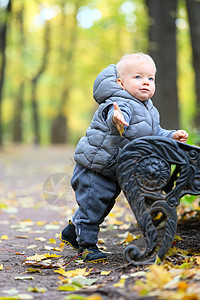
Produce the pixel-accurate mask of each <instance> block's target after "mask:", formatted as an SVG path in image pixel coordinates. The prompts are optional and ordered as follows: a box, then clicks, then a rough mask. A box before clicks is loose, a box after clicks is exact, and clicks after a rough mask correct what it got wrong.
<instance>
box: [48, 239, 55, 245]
mask: <svg viewBox="0 0 200 300" xmlns="http://www.w3.org/2000/svg"><path fill="white" fill-rule="evenodd" d="M48 243H49V244H56V240H55V239H49V241H48Z"/></svg>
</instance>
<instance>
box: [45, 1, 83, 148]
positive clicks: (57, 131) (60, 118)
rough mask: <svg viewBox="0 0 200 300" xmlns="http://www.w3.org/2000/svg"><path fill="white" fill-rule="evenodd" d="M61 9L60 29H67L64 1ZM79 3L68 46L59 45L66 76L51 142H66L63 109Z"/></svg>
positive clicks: (70, 72)
mask: <svg viewBox="0 0 200 300" xmlns="http://www.w3.org/2000/svg"><path fill="white" fill-rule="evenodd" d="M62 5H63V9H62V13H63V18H62V23H61V26H62V30H66V31H69V30H68V29H67V28H66V24H65V23H66V16H65V13H64V6H65V1H63V3H62ZM80 5H81V1H80V0H77V1H76V3H75V10H74V13H73V23H72V25H71V29H70V30H71V31H70V36H69V41H70V42H69V47H68V48H67V49H65V47H63V45H61V47H60V53H61V56H62V57H61V60H62V61H63V64H64V65H65V67H66V68H65V70H64V72H65V74H63V78H66V80H65V81H64V85H63V87H62V91H61V99H60V104H59V108H58V114H57V116H56V118H55V119H54V120H53V123H52V128H51V142H52V143H54V144H56V143H66V142H67V133H68V130H67V117H66V116H65V115H64V110H65V107H66V104H67V101H68V98H69V93H70V90H71V74H72V72H73V65H74V55H75V49H76V41H77V20H76V15H77V11H78V9H79V7H80Z"/></svg>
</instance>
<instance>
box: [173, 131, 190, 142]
mask: <svg viewBox="0 0 200 300" xmlns="http://www.w3.org/2000/svg"><path fill="white" fill-rule="evenodd" d="M188 136H189V134H188V133H187V132H186V131H185V130H177V131H176V132H174V133H173V135H172V138H173V139H174V140H176V141H179V142H182V143H185V142H186V141H187V139H188Z"/></svg>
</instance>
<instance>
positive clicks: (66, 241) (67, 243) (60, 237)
mask: <svg viewBox="0 0 200 300" xmlns="http://www.w3.org/2000/svg"><path fill="white" fill-rule="evenodd" d="M59 239H60V240H61V242H63V243H65V244H66V245H70V246H71V247H72V248H73V249H74V250H76V251H78V248H75V247H74V246H73V245H72V243H71V242H70V241H68V240H64V239H63V237H62V233H61V232H60V234H59Z"/></svg>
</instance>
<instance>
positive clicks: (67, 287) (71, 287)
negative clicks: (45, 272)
mask: <svg viewBox="0 0 200 300" xmlns="http://www.w3.org/2000/svg"><path fill="white" fill-rule="evenodd" d="M57 290H59V291H77V290H79V288H78V287H77V286H75V285H73V284H65V285H60V286H59V287H57Z"/></svg>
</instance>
